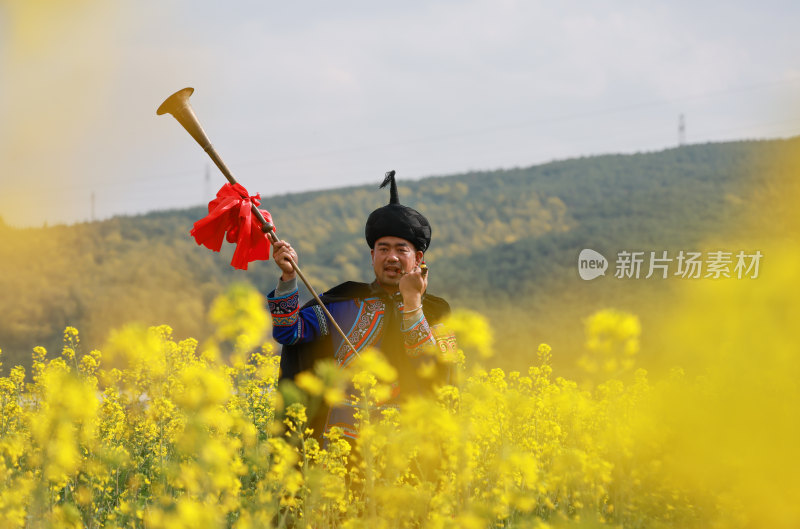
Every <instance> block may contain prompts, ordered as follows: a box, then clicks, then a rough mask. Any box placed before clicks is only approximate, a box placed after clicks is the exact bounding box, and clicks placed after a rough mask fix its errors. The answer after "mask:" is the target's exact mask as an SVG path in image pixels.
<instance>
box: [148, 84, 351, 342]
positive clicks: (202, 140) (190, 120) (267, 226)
mask: <svg viewBox="0 0 800 529" xmlns="http://www.w3.org/2000/svg"><path fill="white" fill-rule="evenodd" d="M193 93H194V88H191V87H187V88H184V89H183V90H178V91H177V92H175V93H174V94H172V95H171V96H169V97H168V98H166V99H165V100H164V102H163V103H161V106H159V107H158V110H156V114H157V115H159V116H160V115H162V114H172V117H174V118H175V119H177V120H178V123H180V124H181V125H182V126H183V128H184V129H186V131H187V132H188V133H189V134H191V135H192V138H194V140H195V141H196V142H197V143H199V144H200V147H202V148H203V150H204V151H206V154H208V155H209V156H210V157H211V159H212V160H213V161H214V164H215V165H216V166H217V167H219V170H220V171H222V174H223V175H225V178H227V179H228V182H230V183H231V185H235V184H237V183H238V182H237V181H236V179H235V178H234V177H233V175H232V174H231V172H230V171H229V170H228V166H226V165H225V162H223V161H222V158H220V157H219V154H217V151H216V149H214V146H213V145H211V140H209V139H208V136H207V135H206V133H205V131H204V130H203V127H202V126H201V125H200V120H198V119H197V116H196V115H195V113H194V110H192V105H190V104H189V97H190V96H191V95H192V94H193ZM250 206H251V208H252V210H253V214H254V215H255V216H256V218H257V219H258V222H259V223H261V231H263V232H264V234H265V235H266V236H267V237H269V239H270V241H272V242H273V243H276V242H278V240H279V239H278V236H277V235H275V226H273V225H272V223H270V222H267V220H266V219H265V218H264V215H262V214H261V211H260V210H259V209H258V207H257V206H256V205H255V204H253V203H251V204H250ZM289 262H290V263H291V265H292V268H293V269H294V271H295V272H296V273H297V276H298V277H299V278H300V279H301V280H302V281H303V284H304V285H305V286H306V288H307V289H308V291H309V292H311V295H312V296H314V299H315V300H316V301H317V303H319V306H320V307H322V310H323V311H324V312H325V315H326V316H327V317H328V321H330V322H331V323H332V324H333V326H334V328H336V331H337V332H338V333H339V335H340V336H341V337H342V340H344V343H346V344H347V345H348V346H349V347H350V349H352V351H353V352H354V353H355V354H356V356H358V351H356V348H355V347H353V344H352V343H350V340H348V339H347V336H346V335H345V334H344V331H342V329H341V327H339V324H338V323H336V320H335V319H333V316H332V315H331V313H330V312H328V309H327V308H326V307H325V304H324V303H323V302H322V300H321V299H320V298H319V296H318V295H317V293H316V291H315V290H314V287H312V286H311V283H309V282H308V279H306V276H305V275H304V274H303V272H302V271H301V270H300V267H299V266H297V263H296V262H295V260H294V259H292V258H291V257H289Z"/></svg>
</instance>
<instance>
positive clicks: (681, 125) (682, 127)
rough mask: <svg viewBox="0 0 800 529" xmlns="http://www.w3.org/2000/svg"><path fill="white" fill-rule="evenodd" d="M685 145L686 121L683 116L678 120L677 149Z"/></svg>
mask: <svg viewBox="0 0 800 529" xmlns="http://www.w3.org/2000/svg"><path fill="white" fill-rule="evenodd" d="M685 144H686V120H685V119H684V118H683V114H681V116H680V117H679V118H678V147H683V146H684V145H685Z"/></svg>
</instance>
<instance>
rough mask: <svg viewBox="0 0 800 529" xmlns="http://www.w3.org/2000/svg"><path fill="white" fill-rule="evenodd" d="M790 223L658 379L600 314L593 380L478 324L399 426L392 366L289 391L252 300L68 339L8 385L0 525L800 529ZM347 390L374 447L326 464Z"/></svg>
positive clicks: (731, 283) (687, 336)
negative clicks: (182, 328) (202, 338)
mask: <svg viewBox="0 0 800 529" xmlns="http://www.w3.org/2000/svg"><path fill="white" fill-rule="evenodd" d="M795 162H797V161H795ZM794 166H797V164H796V163H795V165H794ZM794 166H793V167H794ZM796 187H797V186H795V187H794V188H793V189H794V190H795V191H797V189H796ZM782 194H783V201H782V202H781V203H782V204H787V202H786V199H787V197H788V198H791V197H795V198H798V197H800V195H798V193H796V192H792V193H782ZM795 203H796V202H795ZM770 215H771V216H772V217H771V218H772V219H773V222H774V223H775V224H776V226H777V227H778V228H779V229H778V230H776V233H775V234H772V236H770V237H765V238H764V239H763V240H762V241H758V249H759V250H760V251H761V252H762V253H763V255H764V263H763V268H762V273H761V275H760V276H759V277H758V279H754V280H737V279H730V280H725V279H721V280H718V281H717V280H713V281H712V280H709V281H699V282H696V283H693V284H691V288H687V289H686V291H685V292H683V294H682V299H681V301H680V302H679V303H676V304H675V305H674V306H671V307H667V306H665V307H664V308H663V327H664V329H661V331H662V332H661V335H667V336H669V337H670V338H669V340H667V341H666V343H662V344H660V346H661V349H662V350H661V351H658V353H659V354H660V355H662V356H664V357H667V358H670V359H672V360H674V363H675V367H674V368H672V369H671V370H669V371H668V372H659V373H657V374H656V373H655V372H650V373H649V372H648V371H647V370H645V369H643V368H642V367H641V366H640V364H642V362H640V360H639V359H640V357H642V356H644V354H643V353H645V351H643V350H641V348H642V345H641V344H642V343H644V342H643V340H641V338H642V337H643V336H646V334H647V332H648V329H643V328H642V326H641V325H640V323H639V320H638V319H637V318H636V316H635V315H633V314H628V313H625V312H621V311H617V310H611V309H609V310H602V311H599V312H596V313H594V314H592V315H590V316H588V317H587V319H586V321H585V330H586V347H585V354H584V355H583V356H580V357H579V360H578V362H579V364H580V365H581V366H582V367H583V368H584V370H585V372H586V379H585V380H581V381H577V380H571V379H567V378H565V377H562V376H559V374H558V373H556V372H554V368H553V361H552V360H553V357H554V355H558V354H559V353H560V352H559V351H554V350H552V349H551V348H550V347H549V346H548V345H546V344H539V345H535V344H533V345H531V346H530V350H531V351H530V352H531V355H530V357H531V358H534V359H535V360H533V361H531V362H530V363H531V365H530V366H528V367H527V369H524V370H519V371H509V372H505V371H503V370H500V369H497V368H493V367H491V366H492V358H493V357H492V355H493V354H501V353H502V352H498V351H494V350H493V347H492V339H491V333H492V330H491V329H490V328H489V326H488V325H487V323H486V322H485V321H484V320H483V319H482V318H481V317H480V316H479V315H477V314H474V313H470V312H456V313H454V315H453V316H452V317H451V319H450V320H449V321H448V322H446V324H447V325H448V326H449V327H450V328H451V329H453V330H454V331H455V332H456V334H457V337H458V340H459V349H458V352H457V354H452V353H450V356H447V357H442V358H440V359H439V360H440V361H441V362H444V363H447V364H449V365H450V368H451V372H452V376H451V378H450V381H449V382H450V383H449V384H447V385H439V386H436V387H435V390H434V391H432V392H431V393H430V394H427V395H414V396H410V397H409V398H408V399H407V400H406V401H405V402H404V403H403V404H402V406H401V407H400V408H399V409H394V408H391V409H388V410H385V411H384V412H383V413H381V414H377V413H374V412H375V410H376V406H377V404H378V403H379V402H381V401H383V400H384V399H385V398H386V396H387V395H388V394H389V393H390V391H391V389H390V388H391V383H392V381H393V380H394V378H395V377H396V372H395V371H394V369H393V368H392V367H391V366H390V365H389V364H388V363H387V362H386V361H385V360H384V359H383V358H382V357H381V355H380V353H378V352H377V351H369V352H367V353H365V354H363V355H362V356H361V358H360V359H359V361H358V362H357V364H356V365H355V366H354V367H353V368H352V369H349V370H347V371H341V370H339V369H338V368H337V367H335V366H334V365H332V364H327V363H320V364H318V365H317V367H316V368H315V370H314V372H313V373H306V374H303V375H302V376H300V377H298V378H297V379H296V384H288V385H287V384H282V385H279V384H278V361H279V359H278V356H277V355H276V351H275V350H274V348H273V347H272V346H271V345H270V344H269V343H268V342H265V338H264V337H265V336H266V334H267V332H268V330H269V321H270V320H269V317H268V315H267V314H266V312H265V311H264V308H263V307H264V304H263V300H262V299H261V296H260V295H259V294H258V293H257V292H256V291H254V290H251V289H249V288H245V287H236V288H233V289H232V290H231V291H229V292H228V293H227V294H226V295H225V296H222V297H221V298H219V299H217V300H216V302H215V303H214V305H213V306H212V309H211V313H210V320H211V322H212V324H213V325H214V326H215V328H216V329H217V330H216V332H215V333H214V334H213V336H212V338H211V339H210V340H209V341H208V342H206V343H202V344H201V343H198V341H196V340H194V339H184V340H176V339H175V338H174V337H173V334H172V331H171V329H170V328H169V327H168V326H160V327H151V328H143V327H137V326H135V325H131V326H128V327H125V328H122V329H119V330H117V331H116V332H114V333H113V334H112V335H111V337H110V338H109V340H108V343H107V344H106V346H104V348H103V350H102V351H99V350H90V351H85V350H83V349H82V347H81V342H80V336H79V333H78V330H76V329H74V328H71V327H68V328H67V329H66V330H65V332H64V344H63V348H62V350H61V351H45V350H44V349H43V348H41V347H36V348H34V349H33V357H32V368H31V370H30V372H28V373H26V372H25V369H24V368H22V367H21V366H9V368H8V369H6V370H5V371H4V372H5V373H7V376H4V377H0V528H3V529H4V528H23V527H24V528H40V527H42V528H45V527H46V528H77V527H87V528H100V527H104V528H115V527H135V528H148V529H159V528H169V529H172V528H181V527H187V528H194V529H196V528H227V527H231V528H236V529H247V528H263V527H276V528H311V529H327V528H343V529H356V528H370V529H372V528H387V529H389V528H436V529H438V528H443V529H444V528H459V529H461V528H466V529H472V528H501V527H503V528H537V529H543V528H551V527H552V528H561V527H576V528H578V527H580V528H597V527H615V528H616V527H623V528H743V529H749V528H761V527H764V528H770V529H772V528H795V527H800V480H798V478H797V476H799V475H800V458H798V457H797V446H800V421H798V411H797V409H798V403H800V386H799V385H798V382H797V381H798V379H800V356H799V355H798V347H797V337H796V331H795V330H793V329H794V326H793V325H792V323H794V320H796V319H797V315H798V314H800V310H798V309H800V306H799V305H800V295H799V294H800V293H799V292H798V288H797V280H796V277H795V276H796V273H797V263H798V262H800V245H798V244H797V241H796V237H785V236H781V235H780V234H781V233H795V234H796V233H798V232H800V219H798V217H797V214H796V208H795V207H794V206H793V205H792V204H788V205H785V207H782V208H774V209H771V210H770ZM665 330H666V333H665V332H664V331H665ZM1 358H2V356H0V359H1ZM423 371H424V369H423ZM421 374H422V375H425V373H421ZM347 388H355V390H356V398H357V400H358V405H359V409H360V412H359V420H360V421H361V425H360V437H359V438H358V440H356V441H352V442H351V441H348V440H346V439H344V438H343V437H337V436H335V435H334V436H333V438H332V440H331V442H330V443H328V445H327V446H321V445H320V444H319V443H318V442H317V440H316V439H315V438H314V435H313V432H312V431H311V430H310V429H309V427H308V424H309V419H310V417H311V415H312V414H313V413H315V411H316V410H317V409H318V408H319V407H320V405H321V404H322V403H327V404H332V403H336V402H339V401H341V400H342V399H343V398H345V397H346V394H347V392H348V391H347Z"/></svg>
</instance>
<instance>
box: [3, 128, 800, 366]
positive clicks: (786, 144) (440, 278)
mask: <svg viewBox="0 0 800 529" xmlns="http://www.w3.org/2000/svg"><path fill="white" fill-rule="evenodd" d="M799 145H800V139H797V138H795V139H791V140H772V141H759V142H755V141H743V142H734V143H724V144H706V145H693V146H684V147H680V148H675V149H669V150H665V151H661V152H654V153H642V154H633V155H606V156H596V157H586V158H579V159H572V160H566V161H559V162H552V163H548V164H544V165H537V166H533V167H526V168H515V169H506V170H497V171H490V172H473V173H466V174H460V175H453V176H446V177H434V178H426V179H422V180H419V181H404V180H403V171H402V167H395V168H394V169H397V170H398V180H399V182H400V186H399V192H400V198H401V201H402V202H403V203H405V204H407V205H410V206H413V207H415V208H417V209H418V210H420V211H421V212H423V213H424V214H425V215H426V216H427V217H428V218H429V219H430V221H431V224H432V226H433V241H432V244H431V248H430V250H429V252H428V254H427V255H426V259H427V262H428V264H429V265H430V267H431V279H430V290H431V292H433V293H435V294H437V295H442V296H444V297H446V298H447V299H448V300H449V301H450V302H451V305H453V306H454V307H456V308H469V309H473V310H478V311H481V312H484V313H485V314H486V315H487V316H488V317H489V318H490V320H491V321H492V323H493V325H494V328H495V331H496V333H497V341H498V345H499V347H498V349H499V350H500V351H508V352H509V354H508V355H507V357H504V358H499V359H498V362H500V363H502V362H509V363H513V355H512V354H511V353H510V352H511V351H512V350H513V345H514V344H519V343H522V344H525V347H524V348H522V349H525V348H529V345H530V344H531V343H533V344H534V345H535V344H537V343H539V342H541V341H546V342H548V343H550V344H551V345H553V346H554V348H555V352H556V353H558V352H559V351H565V352H566V351H571V353H570V354H574V351H575V350H576V348H577V347H579V346H580V340H581V318H584V317H585V316H587V315H588V314H589V313H591V311H593V310H595V309H597V308H601V307H607V306H613V307H618V308H623V309H627V310H632V311H635V312H637V313H639V314H641V316H642V319H643V322H644V323H645V325H646V323H647V318H648V317H650V316H648V314H649V312H651V311H649V309H652V307H653V305H654V303H655V301H654V300H656V299H658V298H659V297H661V296H668V295H669V291H670V289H671V288H672V287H673V286H674V285H675V284H676V283H678V282H680V279H672V280H665V279H656V278H651V279H647V280H646V279H639V280H634V279H629V280H624V279H615V278H613V273H614V270H613V269H609V270H608V272H607V277H605V278H599V279H597V280H595V281H582V280H581V279H580V278H579V277H578V273H577V256H578V253H579V252H580V250H581V249H583V248H592V249H594V250H597V251H599V252H600V253H602V254H603V255H605V256H606V257H607V258H609V260H610V261H612V262H613V257H614V256H615V255H616V254H617V252H619V251H623V250H627V251H633V250H640V251H648V252H649V251H663V250H668V251H678V250H681V249H683V250H697V249H699V248H700V246H701V245H702V244H703V243H704V241H707V240H709V239H714V238H715V237H716V236H717V235H718V234H720V233H723V232H730V231H731V230H733V231H737V230H738V229H739V226H743V225H744V224H743V222H742V218H743V215H745V214H746V213H748V212H749V209H747V206H748V204H749V203H751V202H752V200H753V194H754V193H757V192H759V190H764V189H768V187H769V182H770V175H771V174H772V172H773V167H772V165H771V164H772V161H773V160H774V159H775V158H776V157H777V156H778V155H779V154H781V153H783V152H786V151H787V150H790V149H797V147H798V146H799ZM387 169H391V168H389V167H387ZM381 178H382V175H376V178H375V185H374V186H357V187H350V188H342V189H336V190H329V191H318V192H308V193H296V194H289V195H281V196H272V197H266V198H265V200H264V204H263V205H262V207H266V208H267V209H269V211H270V212H271V213H272V215H273V218H274V219H275V224H276V225H277V227H278V234H279V236H280V237H282V238H285V239H287V240H290V241H291V242H292V244H293V245H294V246H295V247H296V248H297V250H298V252H299V255H300V264H301V267H302V268H303V270H304V272H305V273H306V275H307V276H308V277H309V278H310V279H311V280H312V282H313V283H314V285H315V288H318V289H319V290H320V291H322V290H325V289H326V288H327V287H330V286H332V285H335V284H337V283H338V282H341V281H344V280H362V281H367V280H370V279H371V277H370V272H371V269H370V266H369V252H368V248H367V246H366V243H365V242H364V236H363V227H364V221H365V219H366V216H367V215H368V214H369V212H370V211H372V210H373V209H375V208H376V207H379V206H381V205H383V204H385V203H386V202H387V200H388V193H387V192H386V190H378V189H377V184H378V183H379V182H380V180H381ZM223 181H224V180H223V179H222V177H220V182H219V183H220V185H221V184H222V182H223ZM209 198H211V197H209ZM204 214H205V208H204V207H197V208H190V209H185V210H174V211H164V212H157V213H151V214H147V215H141V216H134V217H117V218H113V219H110V220H106V221H102V222H94V223H83V224H78V225H72V226H55V227H48V228H28V229H14V228H10V227H8V226H6V225H5V224H3V223H2V222H0V238H1V239H2V245H0V263H2V264H0V266H2V269H1V270H0V271H1V272H2V273H0V292H2V295H1V296H0V314H2V317H1V318H0V349H2V350H3V357H4V365H6V366H8V365H9V364H12V365H13V364H14V363H23V364H27V363H28V360H27V358H28V356H29V354H30V350H31V348H32V347H33V346H34V345H44V346H46V347H47V348H48V349H55V350H58V349H60V343H61V334H62V332H63V330H64V327H65V326H67V325H72V326H75V327H77V328H78V329H80V331H81V336H82V346H83V348H84V349H85V350H89V349H91V348H93V347H100V346H101V345H102V342H103V340H104V339H105V336H106V334H107V332H108V330H109V329H110V328H113V327H116V326H119V325H121V324H123V323H126V322H131V321H140V322H142V323H145V324H161V323H168V324H170V325H171V326H172V327H173V328H174V329H175V334H176V336H177V337H179V338H182V337H186V336H194V337H197V338H200V339H202V338H203V337H205V336H206V334H207V324H206V317H205V315H206V313H207V309H208V306H209V303H210V301H211V300H212V299H213V298H214V297H215V296H216V295H217V294H219V293H220V292H222V291H223V290H224V288H225V287H226V286H227V285H229V284H230V283H231V282H234V281H246V282H250V283H252V284H253V285H255V286H256V287H257V288H258V289H259V290H261V291H262V292H263V293H266V292H268V291H269V290H271V289H272V288H273V286H274V284H275V282H276V280H277V277H278V274H277V269H276V268H275V266H274V265H273V264H272V263H253V264H252V265H251V267H250V270H248V271H246V272H243V271H237V270H234V269H233V268H232V267H231V266H230V265H229V262H230V257H231V253H232V246H231V245H226V248H224V249H223V252H222V253H221V254H215V253H213V252H211V251H209V250H207V249H205V248H201V247H198V246H197V245H196V244H195V243H194V241H193V240H192V239H191V238H190V237H189V234H188V232H189V230H190V229H191V227H192V223H193V222H194V221H196V220H198V219H200V218H201V217H203V216H204ZM741 229H743V228H741ZM739 249H740V248H729V250H731V251H735V250H739ZM741 249H744V250H750V249H749V248H741ZM566 356H569V355H566ZM556 358H558V357H557V356H556ZM564 361H566V360H564Z"/></svg>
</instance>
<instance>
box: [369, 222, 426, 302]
mask: <svg viewBox="0 0 800 529" xmlns="http://www.w3.org/2000/svg"><path fill="white" fill-rule="evenodd" d="M370 254H371V255H372V268H373V269H374V270H375V279H377V280H378V283H380V284H381V286H382V287H383V288H385V289H386V290H390V291H396V290H397V289H398V285H399V284H400V278H401V277H403V274H405V273H408V272H411V271H412V270H413V269H414V267H415V266H417V265H418V264H420V263H421V262H422V252H421V251H418V250H416V249H415V248H414V245H413V244H411V243H410V242H408V241H407V240H405V239H401V238H400V237H391V236H387V237H381V238H380V239H378V240H377V241H375V247H374V248H373V249H372V250H371V251H370Z"/></svg>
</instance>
